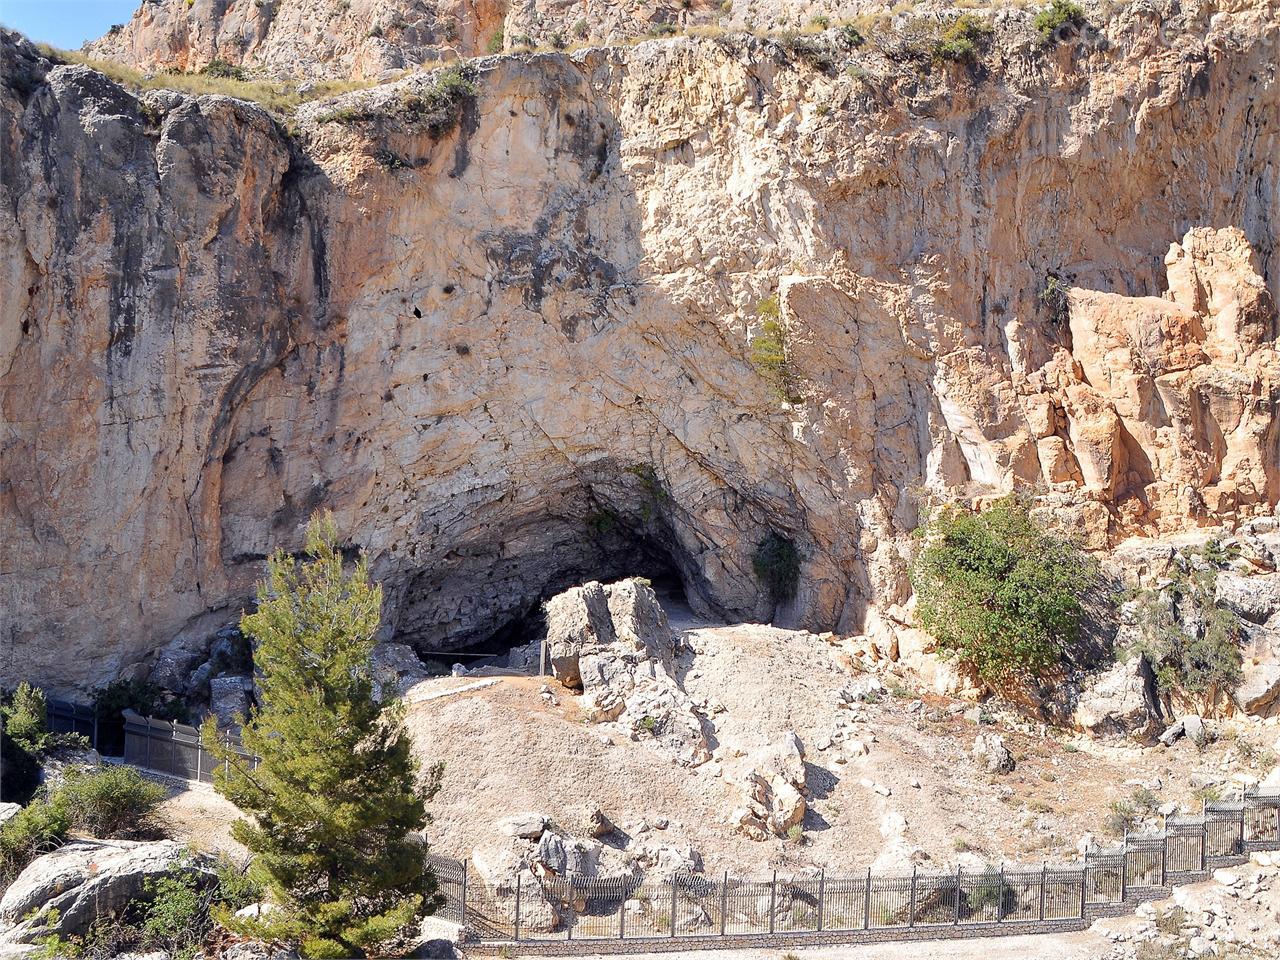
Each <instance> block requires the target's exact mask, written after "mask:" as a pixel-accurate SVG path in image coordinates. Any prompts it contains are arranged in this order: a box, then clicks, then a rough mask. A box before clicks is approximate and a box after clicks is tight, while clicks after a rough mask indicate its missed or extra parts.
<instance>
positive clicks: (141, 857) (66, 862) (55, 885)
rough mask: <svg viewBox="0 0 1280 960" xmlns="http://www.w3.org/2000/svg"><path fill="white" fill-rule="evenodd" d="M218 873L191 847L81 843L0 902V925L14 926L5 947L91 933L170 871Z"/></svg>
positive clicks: (48, 858)
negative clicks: (97, 923)
mask: <svg viewBox="0 0 1280 960" xmlns="http://www.w3.org/2000/svg"><path fill="white" fill-rule="evenodd" d="M175 870H190V871H192V872H194V873H197V874H200V875H202V876H205V877H208V879H209V880H210V881H211V882H212V880H213V879H214V874H213V872H212V870H211V869H209V868H208V867H207V866H206V865H205V864H204V862H203V861H202V860H201V859H200V858H198V857H194V856H193V855H192V853H191V850H190V848H189V847H187V846H186V845H185V844H181V843H177V842H176V841H173V840H160V841H157V842H154V843H140V842H135V841H131V840H77V841H75V842H73V843H69V844H67V845H66V846H64V847H61V848H59V849H57V850H55V851H53V852H52V853H47V854H45V855H44V856H43V857H40V858H39V859H37V860H35V861H34V862H33V863H31V864H30V865H29V866H28V867H27V868H26V869H25V870H23V871H22V873H21V874H19V875H18V878H17V879H16V880H14V881H13V883H12V884H11V885H10V886H9V889H8V890H6V891H5V894H4V898H3V899H0V924H13V925H14V926H13V927H12V929H10V930H9V931H8V932H7V933H6V934H5V935H4V937H3V939H0V943H4V942H8V943H11V944H16V943H33V942H35V938H37V937H43V936H48V935H52V934H58V935H61V936H73V935H79V934H83V933H85V931H87V930H88V929H89V927H90V925H92V923H93V921H94V920H96V919H97V918H98V917H100V916H106V915H108V914H112V913H116V912H118V911H120V910H122V909H124V907H126V906H128V905H129V904H132V903H136V902H138V901H139V900H143V899H145V898H146V897H147V896H148V890H147V881H148V880H153V879H155V878H157V877H160V876H162V875H164V874H166V873H169V872H170V871H175Z"/></svg>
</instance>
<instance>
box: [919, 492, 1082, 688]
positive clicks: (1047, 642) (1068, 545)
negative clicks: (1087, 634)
mask: <svg viewBox="0 0 1280 960" xmlns="http://www.w3.org/2000/svg"><path fill="white" fill-rule="evenodd" d="M918 533H919V534H921V535H922V536H923V539H924V546H923V548H922V549H921V550H920V552H919V554H918V555H917V557H916V559H915V562H914V563H913V565H912V568H911V581H912V584H913V586H914V587H915V591H916V598H917V607H916V619H917V621H918V622H919V624H920V626H921V627H922V628H923V629H925V630H926V631H928V632H929V633H930V634H932V635H933V637H934V638H935V639H936V640H937V642H938V646H939V648H940V649H941V650H942V651H943V652H944V653H946V654H949V655H951V656H954V657H955V658H957V659H959V660H960V661H962V662H965V663H968V664H970V665H971V666H972V667H973V668H974V669H975V670H976V671H977V674H978V676H979V677H980V678H982V679H983V680H986V681H988V682H991V683H1000V682H1005V681H1009V680H1014V679H1020V678H1021V679H1025V678H1030V677H1035V676H1038V675H1040V674H1043V673H1044V672H1045V671H1046V670H1047V669H1049V668H1050V667H1052V666H1053V665H1054V664H1056V663H1057V662H1058V661H1059V659H1060V658H1061V656H1062V653H1063V650H1064V647H1065V646H1066V645H1067V644H1069V643H1071V642H1072V641H1073V640H1075V639H1076V637H1077V635H1078V633H1079V630H1080V622H1081V617H1082V613H1083V610H1082V606H1081V598H1082V597H1083V595H1084V593H1085V591H1086V590H1087V589H1088V587H1089V586H1090V584H1091V583H1092V581H1093V579H1094V564H1093V561H1092V560H1091V559H1090V558H1088V557H1087V556H1086V555H1085V554H1084V553H1083V552H1082V551H1081V550H1080V549H1079V548H1078V547H1077V546H1076V545H1075V544H1073V543H1072V542H1071V541H1070V540H1068V539H1067V538H1065V537H1061V536H1058V535H1056V534H1054V533H1051V532H1049V531H1047V530H1044V529H1042V528H1041V527H1040V526H1039V525H1038V524H1037V523H1036V522H1035V521H1034V520H1033V519H1032V518H1031V515H1030V513H1029V512H1028V510H1027V507H1026V505H1025V504H1024V503H1022V502H1020V501H1019V500H1018V499H1017V498H1015V497H1006V498H1004V499H1003V500H1000V501H998V502H997V503H996V504H994V505H993V506H992V507H991V508H990V509H988V510H986V511H985V512H983V513H977V512H975V511H972V510H967V509H964V508H961V507H954V506H952V507H946V508H944V509H942V510H941V511H939V512H938V513H937V514H936V515H935V516H933V517H932V518H931V519H930V520H929V521H928V523H927V524H926V525H925V526H924V527H923V528H922V529H921V530H920V531H918Z"/></svg>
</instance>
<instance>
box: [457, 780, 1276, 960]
mask: <svg viewBox="0 0 1280 960" xmlns="http://www.w3.org/2000/svg"><path fill="white" fill-rule="evenodd" d="M1246 847H1248V848H1250V849H1280V795H1276V796H1270V795H1260V794H1258V793H1256V792H1250V793H1246V794H1245V796H1244V798H1243V800H1242V801H1241V802H1239V803H1224V804H1207V805H1206V807H1205V811H1204V814H1203V816H1201V817H1184V818H1170V819H1169V820H1168V821H1167V823H1166V826H1165V829H1164V830H1163V831H1161V832H1160V833H1157V834H1134V835H1132V836H1126V837H1125V840H1124V843H1123V844H1122V845H1120V846H1118V847H1116V848H1113V849H1099V848H1093V849H1091V850H1089V851H1088V852H1087V854H1086V855H1085V858H1084V861H1083V862H1081V863H1077V864H1069V865H1051V864H1048V863H1044V864H1041V865H1040V866H1039V867H995V866H992V867H988V868H986V869H984V870H980V871H978V870H971V871H965V870H963V869H959V870H956V871H954V872H951V873H936V872H920V871H916V872H914V873H912V874H911V875H902V876H877V875H875V874H874V873H872V872H871V871H869V870H868V871H865V872H863V873H861V874H853V875H840V874H828V873H827V872H826V871H825V870H813V871H807V872H798V873H792V874H787V875H783V874H774V875H772V876H770V877H767V878H756V879H745V878H739V877H732V876H729V875H728V874H723V875H721V876H718V877H717V876H702V875H698V874H677V875H675V876H674V877H670V878H665V879H659V878H653V877H636V876H626V877H613V878H594V879H576V878H572V877H555V876H548V877H537V876H535V875H534V874H533V873H532V872H530V871H528V870H525V871H523V872H522V873H521V874H519V875H518V876H516V877H515V878H514V879H512V880H509V881H501V882H499V883H497V884H496V885H486V884H484V883H483V882H482V881H481V880H480V879H479V878H478V877H477V876H475V875H474V874H473V875H472V876H471V877H470V879H469V880H468V878H467V873H466V868H465V865H463V864H461V863H458V862H457V861H451V863H452V864H453V866H452V867H451V868H450V870H451V871H452V872H449V873H448V876H449V877H450V878H451V879H450V881H449V882H448V883H445V882H443V881H442V882H441V885H440V888H441V891H442V892H444V893H445V894H446V899H447V900H448V899H449V898H459V897H460V898H461V901H462V902H458V903H452V904H451V905H447V906H446V908H445V909H447V910H449V911H451V912H450V913H449V914H448V915H449V916H451V917H455V916H463V917H465V918H466V923H467V926H468V927H469V928H470V931H471V933H472V935H473V936H475V937H476V938H478V939H480V940H497V941H504V940H507V941H510V940H519V941H537V940H631V939H636V940H644V939H654V938H663V937H665V938H673V937H674V938H681V937H684V938H698V939H699V940H700V941H701V942H705V941H706V940H707V939H708V938H715V937H740V936H744V935H745V936H768V935H784V936H799V937H801V938H803V937H804V935H806V934H814V935H818V934H837V933H840V932H853V931H857V932H859V936H860V937H863V938H871V939H877V938H880V939H892V938H894V937H895V936H898V935H901V933H900V932H901V931H904V930H912V929H916V928H931V927H932V928H938V927H944V926H952V927H971V928H974V932H977V933H981V932H982V930H983V929H984V928H985V927H987V926H988V925H1002V924H1021V925H1023V926H1024V927H1025V928H1028V929H1031V928H1034V929H1053V928H1054V925H1055V924H1057V925H1060V926H1063V927H1065V926H1067V925H1074V926H1077V927H1078V926H1079V925H1080V924H1081V923H1082V922H1085V921H1087V920H1088V919H1090V918H1091V917H1093V916H1096V915H1098V914H1099V913H1100V912H1105V911H1108V910H1114V909H1116V908H1117V907H1118V905H1120V904H1123V903H1125V902H1126V901H1127V900H1128V901H1131V900H1135V899H1139V898H1141V897H1143V896H1145V895H1150V894H1151V891H1153V890H1160V889H1162V888H1164V887H1165V886H1166V885H1167V884H1169V883H1170V882H1173V881H1172V880H1171V878H1177V879H1178V880H1181V879H1192V878H1194V877H1197V876H1203V875H1204V873H1205V872H1206V871H1207V870H1210V869H1212V868H1213V867H1214V866H1216V865H1217V864H1215V862H1214V861H1215V859H1216V860H1218V861H1221V860H1223V859H1231V858H1235V860H1236V861H1238V860H1240V859H1241V858H1242V857H1243V856H1244V851H1245V849H1246ZM439 875H441V876H443V875H444V874H443V873H442V874H439Z"/></svg>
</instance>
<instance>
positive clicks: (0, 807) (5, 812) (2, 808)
mask: <svg viewBox="0 0 1280 960" xmlns="http://www.w3.org/2000/svg"><path fill="white" fill-rule="evenodd" d="M21 810H22V804H20V803H0V826H3V825H4V824H5V823H6V822H7V821H9V820H12V819H13V818H14V817H16V816H17V815H18V813H19V812H20V811H21Z"/></svg>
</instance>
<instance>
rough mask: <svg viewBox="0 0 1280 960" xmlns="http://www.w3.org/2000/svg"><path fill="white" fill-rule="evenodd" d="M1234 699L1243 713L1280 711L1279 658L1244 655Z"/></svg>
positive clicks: (1259, 713) (1270, 713) (1274, 713)
mask: <svg viewBox="0 0 1280 960" xmlns="http://www.w3.org/2000/svg"><path fill="white" fill-rule="evenodd" d="M1235 701H1236V703H1237V704H1239V705H1240V708H1241V709H1242V710H1244V711H1245V713H1249V714H1252V715H1253V716H1255V717H1272V716H1275V715H1276V714H1277V713H1280V660H1277V659H1274V658H1270V657H1268V658H1266V659H1261V658H1253V657H1246V658H1245V660H1244V662H1243V664H1242V666H1241V675H1240V685H1239V686H1238V687H1236V692H1235Z"/></svg>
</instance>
